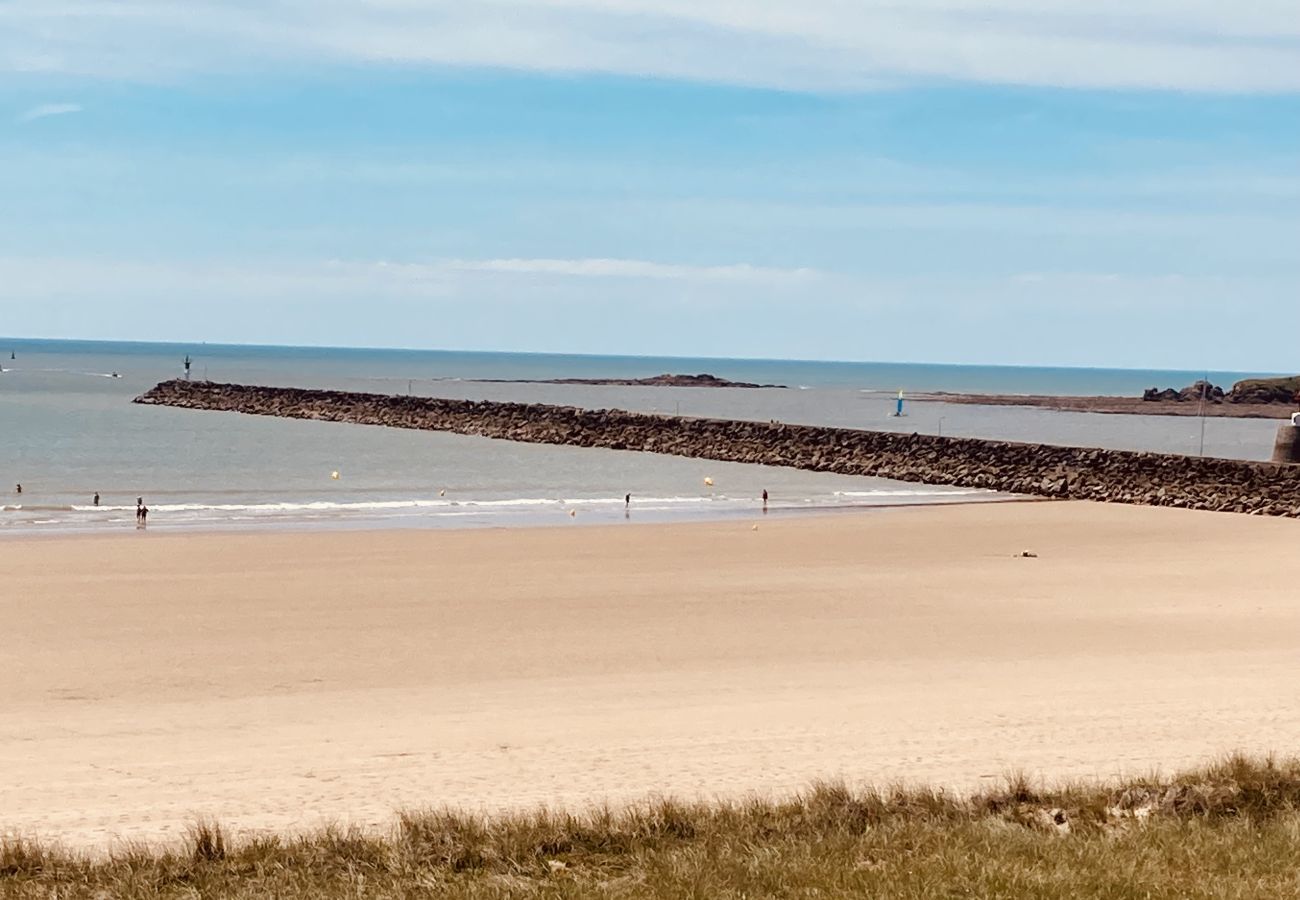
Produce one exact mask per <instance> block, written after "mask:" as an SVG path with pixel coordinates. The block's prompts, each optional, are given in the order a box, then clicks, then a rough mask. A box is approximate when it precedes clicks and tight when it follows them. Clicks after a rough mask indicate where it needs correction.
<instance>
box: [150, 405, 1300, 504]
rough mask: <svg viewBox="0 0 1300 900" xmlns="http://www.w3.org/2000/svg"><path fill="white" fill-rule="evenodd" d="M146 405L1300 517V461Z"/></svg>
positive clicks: (634, 419)
mask: <svg viewBox="0 0 1300 900" xmlns="http://www.w3.org/2000/svg"><path fill="white" fill-rule="evenodd" d="M136 402H137V403H146V404H156V405H163V406H174V407H181V408H185V409H203V410H225V411H230V412H240V413H249V414H253V415H264V416H281V417H287V418H297V419H317V420H321V421H328V422H350V423H355V424H362V425H383V426H388V427H392V428H414V429H424V430H429V431H449V432H455V433H457V434H467V435H478V436H481V437H489V438H499V439H502V440H511V441H526V442H529V443H543V444H565V445H570V446H577V447H604V448H608V449H611V450H640V451H646V452H650V453H667V454H672V455H675V456H689V457H696V458H700V459H716V460H726V461H729V462H741V463H757V464H762V465H770V466H790V467H793V468H798V469H809V470H813V471H820V472H838V473H841V474H845V475H875V476H880V477H883V478H893V479H896V480H899V481H911V482H922V483H925V484H936V485H958V486H962V487H973V488H987V489H989V490H995V491H1004V492H1007V493H1015V494H1031V495H1037V496H1043V497H1060V498H1066V497H1068V498H1071V499H1079V500H1099V501H1106V502H1112V503H1135V504H1145V505H1153V506H1175V507H1183V508H1187V509H1204V510H1219V511H1224V512H1238V513H1253V514H1256V515H1270V516H1294V517H1300V466H1279V465H1272V464H1268V463H1251V462H1243V461H1239V460H1228V459H1202V458H1196V457H1186V456H1175V455H1172V454H1162V453H1134V452H1126V451H1117V450H1100V449H1095V448H1087V447H1059V446H1052V445H1048V444H1021V443H1011V442H1006V441H985V440H976V439H973V438H943V437H935V436H933V435H922V434H913V435H906V434H896V433H892V432H883V431H855V430H851V429H846V428H821V427H817V426H812V425H787V424H783V423H779V422H742V421H732V420H726V419H680V418H674V417H671V416H660V415H649V414H645V413H634V412H625V411H622V410H588V409H578V408H575V407H569V406H542V405H535V404H523V403H495V402H487V401H471V400H441V399H434V398H427V397H401V396H387V395H381V394H356V393H342V392H336V391H315V390H301V389H296V388H274V387H252V386H246V385H235V384H211V383H206V382H187V381H168V382H164V383H162V384H160V385H158V386H157V387H155V388H154V389H153V390H151V391H149V392H148V393H146V394H144V395H143V396H141V397H139V398H137V399H136Z"/></svg>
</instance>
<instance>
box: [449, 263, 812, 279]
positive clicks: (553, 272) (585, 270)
mask: <svg viewBox="0 0 1300 900" xmlns="http://www.w3.org/2000/svg"><path fill="white" fill-rule="evenodd" d="M442 267H443V268H445V269H448V270H452V271H458V272H486V273H493V274H504V275H545V276H559V277H570V278H648V279H654V280H669V281H769V282H771V281H778V280H780V281H786V280H790V279H802V278H812V277H815V276H816V275H817V274H818V273H817V272H815V271H814V270H812V269H774V268H769V267H765V266H752V265H749V264H748V263H740V264H736V265H725V266H688V265H679V264H674V263H659V262H649V261H647V260H643V259H481V260H468V259H458V260H449V261H447V262H444V263H443V264H442Z"/></svg>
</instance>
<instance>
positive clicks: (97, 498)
mask: <svg viewBox="0 0 1300 900" xmlns="http://www.w3.org/2000/svg"><path fill="white" fill-rule="evenodd" d="M90 502H91V503H93V504H94V505H95V506H99V491H95V498H94V499H93V500H91V501H90Z"/></svg>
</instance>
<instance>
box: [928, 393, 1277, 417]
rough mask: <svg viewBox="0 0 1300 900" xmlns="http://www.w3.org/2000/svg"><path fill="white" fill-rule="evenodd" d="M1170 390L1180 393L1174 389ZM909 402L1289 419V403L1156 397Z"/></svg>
mask: <svg viewBox="0 0 1300 900" xmlns="http://www.w3.org/2000/svg"><path fill="white" fill-rule="evenodd" d="M1173 393H1179V392H1177V391H1174V392H1173ZM908 400H909V402H912V403H926V402H930V403H961V404H965V405H971V406H1032V407H1037V408H1039V409H1051V410H1056V411H1058V412H1086V413H1098V414H1101V415H1112V416H1201V415H1204V416H1206V417H1207V418H1215V419H1289V418H1290V417H1291V413H1293V412H1295V411H1296V406H1295V404H1292V403H1249V402H1243V403H1224V402H1222V401H1219V402H1215V401H1212V400H1211V401H1208V402H1206V403H1204V404H1202V403H1199V402H1195V401H1192V402H1187V401H1182V400H1173V399H1169V398H1165V397H1158V398H1156V399H1155V400H1154V401H1153V400H1146V399H1143V398H1142V397H1104V396H1098V397H1067V396H1056V395H1050V394H949V393H944V392H930V393H924V394H909V395H908Z"/></svg>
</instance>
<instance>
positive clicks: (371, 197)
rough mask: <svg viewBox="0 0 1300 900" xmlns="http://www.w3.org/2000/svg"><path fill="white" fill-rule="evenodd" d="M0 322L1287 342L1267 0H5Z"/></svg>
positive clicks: (1294, 76)
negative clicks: (1229, 0) (180, 0)
mask: <svg viewBox="0 0 1300 900" xmlns="http://www.w3.org/2000/svg"><path fill="white" fill-rule="evenodd" d="M0 159H2V160H3V161H4V165H3V166H0V208H2V209H3V213H4V214H3V215H2V216H0V334H7V335H14V336H42V337H82V338H112V339H139V340H154V339H157V340H195V341H197V340H207V341H211V342H217V341H229V342H257V343H308V344H334V345H368V346H406V347H436V348H448V349H487V350H495V349H499V350H537V351H559V352H597V353H600V352H608V353H646V354H674V355H707V356H733V355H734V356H772V357H800V358H812V359H817V358H825V359H882V360H916V361H931V362H968V363H1014V364H1035V363H1040V364H1062V365H1098V366H1134V367H1173V368H1192V369H1198V368H1215V369H1241V370H1279V371H1282V370H1285V371H1291V370H1297V369H1300V349H1298V348H1300V302H1297V301H1298V300H1300V251H1298V250H1297V248H1300V16H1297V15H1295V8H1294V2H1293V0H1285V2H1282V0H1253V2H1241V3H1237V4H1232V5H1229V4H1223V3H1221V2H1218V0H1215V2H1209V0H1182V2H1177V3H1175V2H1172V0H1170V2H1166V0H1128V2H1124V3H1121V2H1118V0H1092V2H1084V0H1050V2H1049V0H1035V2H1032V3H1031V2H1029V0H993V2H984V3H974V2H968V0H911V2H908V3H907V4H905V5H904V4H890V3H882V2H877V0H852V2H850V0H804V2H802V3H800V4H797V5H794V4H789V3H788V2H779V3H778V2H774V0H746V2H741V0H692V2H689V3H688V2H685V0H655V2H651V0H528V2H526V3H525V2H519V0H487V2H482V0H480V2H471V3H465V2H461V3H458V4H452V3H443V2H437V0H430V2H417V0H370V2H363V0H316V2H314V3H307V2H306V0H265V2H260V3H230V2H222V3H218V2H210V0H194V2H190V3H186V4H177V3H172V2H162V0H132V2H117V0H99V2H96V3H87V2H84V0H76V2H74V0H0Z"/></svg>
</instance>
